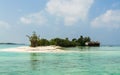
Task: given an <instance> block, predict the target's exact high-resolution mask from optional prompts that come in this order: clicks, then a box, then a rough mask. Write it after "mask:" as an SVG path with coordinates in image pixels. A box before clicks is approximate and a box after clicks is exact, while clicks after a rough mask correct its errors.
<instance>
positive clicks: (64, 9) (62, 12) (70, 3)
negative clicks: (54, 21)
mask: <svg viewBox="0 0 120 75" xmlns="http://www.w3.org/2000/svg"><path fill="white" fill-rule="evenodd" d="M93 2H94V0H49V2H48V3H47V6H46V9H45V10H46V11H47V12H49V13H50V14H52V15H55V16H57V17H63V18H64V22H65V24H66V25H73V24H74V23H76V22H77V21H78V20H85V19H86V18H87V15H88V11H89V9H90V7H91V5H92V4H93Z"/></svg>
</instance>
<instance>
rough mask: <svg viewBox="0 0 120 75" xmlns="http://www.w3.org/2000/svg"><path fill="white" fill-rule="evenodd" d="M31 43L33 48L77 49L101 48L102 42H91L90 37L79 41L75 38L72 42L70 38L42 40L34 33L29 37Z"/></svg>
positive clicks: (80, 38) (81, 38) (81, 37)
mask: <svg viewBox="0 0 120 75" xmlns="http://www.w3.org/2000/svg"><path fill="white" fill-rule="evenodd" d="M27 37H28V38H29V41H30V46H31V47H39V46H50V45H55V46H60V47H76V46H100V42H98V41H96V42H94V41H91V38H90V37H83V36H80V37H79V38H78V39H76V38H73V39H72V40H69V38H65V39H61V38H54V39H51V40H47V39H44V38H40V36H38V35H37V34H36V32H33V34H32V35H31V36H29V35H27Z"/></svg>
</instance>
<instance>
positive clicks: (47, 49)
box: [0, 46, 66, 53]
mask: <svg viewBox="0 0 120 75" xmlns="http://www.w3.org/2000/svg"><path fill="white" fill-rule="evenodd" d="M0 51H2V52H37V53H38V52H40V53H47V52H66V51H64V50H62V49H61V47H59V46H40V47H35V48H34V47H29V46H23V47H17V48H8V49H2V50H0Z"/></svg>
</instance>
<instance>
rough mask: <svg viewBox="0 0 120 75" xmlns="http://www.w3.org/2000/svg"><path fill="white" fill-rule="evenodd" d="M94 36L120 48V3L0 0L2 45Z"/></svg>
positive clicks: (108, 0)
mask: <svg viewBox="0 0 120 75" xmlns="http://www.w3.org/2000/svg"><path fill="white" fill-rule="evenodd" d="M33 31H36V33H37V34H39V35H40V36H41V37H42V38H47V39H51V38H55V37H60V38H65V37H69V38H74V37H75V38H78V37H79V36H80V35H83V36H90V37H91V38H92V39H93V40H95V41H97V40H98V41H100V42H101V43H102V44H103V45H120V0H0V42H16V43H28V42H29V41H28V39H27V37H26V35H27V34H28V35H30V34H31V33H32V32H33Z"/></svg>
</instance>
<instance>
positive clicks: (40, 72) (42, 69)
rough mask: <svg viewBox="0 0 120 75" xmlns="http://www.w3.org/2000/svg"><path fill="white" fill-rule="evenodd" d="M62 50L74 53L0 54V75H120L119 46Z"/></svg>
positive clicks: (6, 46) (5, 46) (0, 47)
mask: <svg viewBox="0 0 120 75" xmlns="http://www.w3.org/2000/svg"><path fill="white" fill-rule="evenodd" d="M12 47H18V46H16V45H11V46H8V45H4V46H3V45H1V46H0V50H1V49H3V48H12ZM63 49H64V50H71V51H77V52H69V53H15V52H0V75H120V47H119V46H113V47H109V46H101V47H75V48H63Z"/></svg>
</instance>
